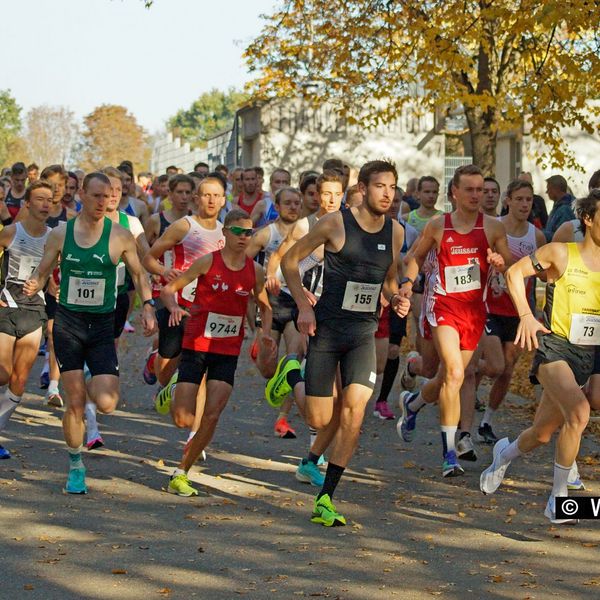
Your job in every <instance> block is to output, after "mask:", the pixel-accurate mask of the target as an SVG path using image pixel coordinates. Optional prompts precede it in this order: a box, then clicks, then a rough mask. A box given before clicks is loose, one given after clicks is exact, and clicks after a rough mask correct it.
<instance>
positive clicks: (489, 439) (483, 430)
mask: <svg viewBox="0 0 600 600" xmlns="http://www.w3.org/2000/svg"><path fill="white" fill-rule="evenodd" d="M477 441H479V442H481V443H482V444H489V445H490V446H491V445H492V444H495V443H496V442H497V441H498V438H497V437H496V434H495V433H494V432H493V431H492V426H491V425H490V424H489V423H482V424H481V425H480V426H479V428H478V429H477Z"/></svg>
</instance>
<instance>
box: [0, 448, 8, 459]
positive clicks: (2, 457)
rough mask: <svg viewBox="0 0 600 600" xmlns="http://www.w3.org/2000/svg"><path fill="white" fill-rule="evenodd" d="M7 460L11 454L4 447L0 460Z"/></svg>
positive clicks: (0, 450)
mask: <svg viewBox="0 0 600 600" xmlns="http://www.w3.org/2000/svg"><path fill="white" fill-rule="evenodd" d="M7 458H10V452H9V451H8V450H7V449H6V448H5V447H4V446H0V460H5V459H7Z"/></svg>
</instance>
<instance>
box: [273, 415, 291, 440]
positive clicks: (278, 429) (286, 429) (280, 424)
mask: <svg viewBox="0 0 600 600" xmlns="http://www.w3.org/2000/svg"><path fill="white" fill-rule="evenodd" d="M275 435H276V436H277V437H280V438H284V439H286V440H293V439H294V438H295V437H296V431H295V430H294V429H293V428H292V427H291V426H290V424H289V423H288V420H287V418H286V417H280V418H279V419H277V421H275Z"/></svg>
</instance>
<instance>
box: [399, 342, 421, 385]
mask: <svg viewBox="0 0 600 600" xmlns="http://www.w3.org/2000/svg"><path fill="white" fill-rule="evenodd" d="M418 357H419V353H418V352H415V351H414V350H413V351H412V352H409V353H408V354H407V355H406V364H405V365H404V370H403V371H402V376H401V377H400V385H401V386H402V387H403V388H404V389H405V390H411V391H412V390H414V389H415V386H416V385H417V376H416V375H413V374H412V373H411V372H410V369H409V365H410V363H411V362H412V361H413V360H414V359H415V358H418Z"/></svg>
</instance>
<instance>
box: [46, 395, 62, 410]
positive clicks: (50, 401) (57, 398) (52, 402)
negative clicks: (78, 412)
mask: <svg viewBox="0 0 600 600" xmlns="http://www.w3.org/2000/svg"><path fill="white" fill-rule="evenodd" d="M46 404H47V405H48V406H54V407H55V408H62V407H63V406H64V402H63V399H62V396H61V395H60V394H59V393H58V392H53V393H52V394H48V396H47V399H46Z"/></svg>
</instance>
